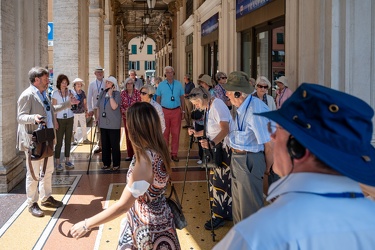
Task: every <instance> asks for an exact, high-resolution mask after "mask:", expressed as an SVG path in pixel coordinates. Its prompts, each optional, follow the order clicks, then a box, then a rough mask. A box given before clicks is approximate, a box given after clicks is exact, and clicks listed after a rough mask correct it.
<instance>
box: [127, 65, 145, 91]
mask: <svg viewBox="0 0 375 250" xmlns="http://www.w3.org/2000/svg"><path fill="white" fill-rule="evenodd" d="M129 78H131V79H133V81H134V88H135V89H136V90H141V88H142V87H143V81H142V79H140V78H137V72H136V71H135V70H134V69H131V70H129Z"/></svg>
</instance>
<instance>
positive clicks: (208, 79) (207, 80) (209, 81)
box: [198, 75, 213, 87]
mask: <svg viewBox="0 0 375 250" xmlns="http://www.w3.org/2000/svg"><path fill="white" fill-rule="evenodd" d="M198 81H201V82H205V83H206V84H207V85H208V86H211V87H212V86H213V85H212V79H211V77H210V76H209V75H203V76H201V77H200V78H199V79H198Z"/></svg>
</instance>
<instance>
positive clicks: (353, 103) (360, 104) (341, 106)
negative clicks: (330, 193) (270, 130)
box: [257, 83, 375, 186]
mask: <svg viewBox="0 0 375 250" xmlns="http://www.w3.org/2000/svg"><path fill="white" fill-rule="evenodd" d="M257 115H260V116H265V117H267V118H269V119H271V120H273V121H275V122H277V123H278V124H279V125H280V126H281V127H283V129H285V130H287V131H288V132H289V133H291V134H292V135H293V136H294V137H295V138H296V139H297V140H298V141H299V142H300V143H301V144H302V145H303V146H305V147H306V148H308V149H309V150H310V151H311V152H312V153H313V154H314V155H315V156H316V157H317V158H318V159H320V160H321V161H322V162H324V163H325V164H327V165H328V166H329V167H331V168H333V169H335V170H336V171H338V172H340V173H341V174H342V175H345V176H347V177H349V178H351V179H353V180H355V181H358V182H361V183H364V184H367V185H371V186H375V149H374V147H373V146H372V145H371V138H372V131H373V124H372V121H371V119H372V117H373V115H374V110H373V109H372V108H371V107H370V106H369V105H368V104H367V103H366V102H364V101H362V100H360V99H359V98H357V97H354V96H352V95H349V94H346V93H344V92H340V91H337V90H334V89H331V88H327V87H324V86H321V85H318V84H311V83H303V84H302V85H300V86H299V87H298V88H297V90H296V91H295V92H294V93H293V94H292V96H291V97H290V98H288V99H287V100H286V101H285V103H284V104H283V106H282V107H281V108H280V109H279V110H276V111H270V112H264V113H258V114H257Z"/></svg>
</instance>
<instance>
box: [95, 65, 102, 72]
mask: <svg viewBox="0 0 375 250" xmlns="http://www.w3.org/2000/svg"><path fill="white" fill-rule="evenodd" d="M95 71H104V69H103V67H102V66H97V67H96V68H95Z"/></svg>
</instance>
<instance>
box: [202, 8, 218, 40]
mask: <svg viewBox="0 0 375 250" xmlns="http://www.w3.org/2000/svg"><path fill="white" fill-rule="evenodd" d="M218 27H219V13H216V14H215V15H213V16H212V17H210V18H209V19H208V20H207V21H205V22H204V23H202V27H201V28H202V36H207V35H208V34H210V33H212V32H213V31H215V30H217V28H218Z"/></svg>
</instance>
